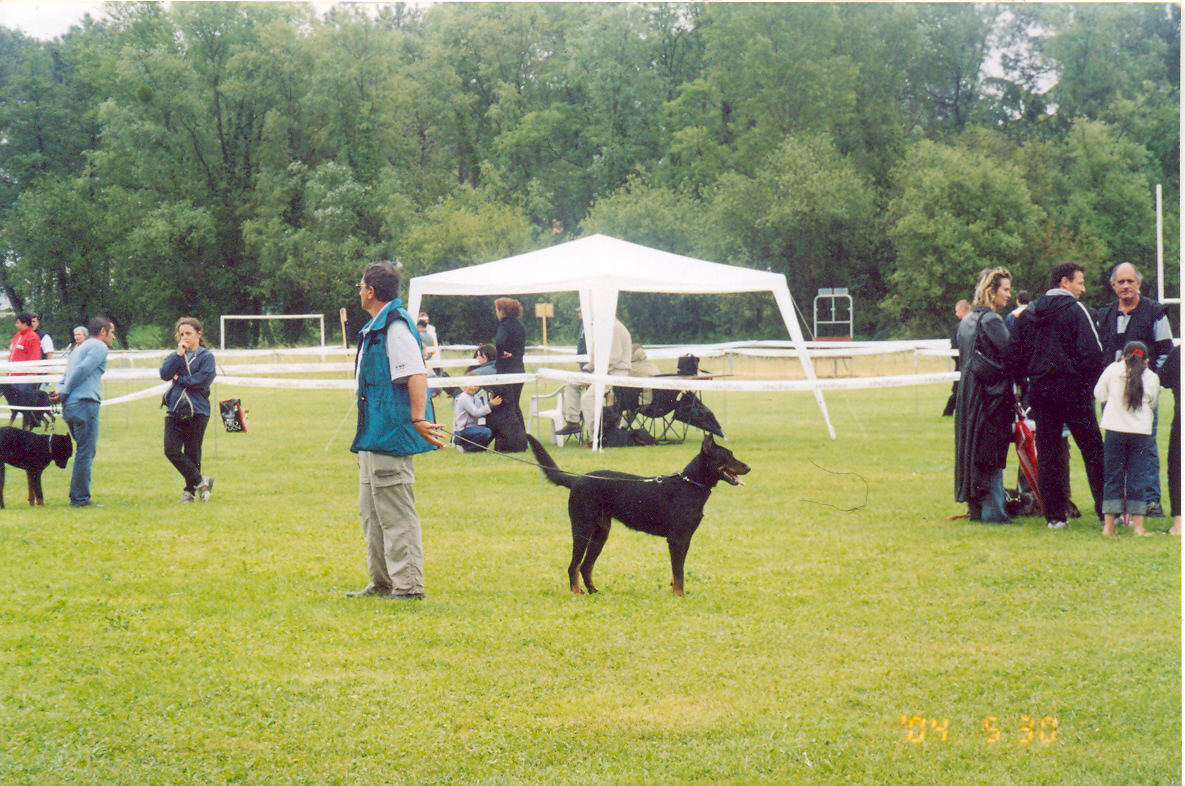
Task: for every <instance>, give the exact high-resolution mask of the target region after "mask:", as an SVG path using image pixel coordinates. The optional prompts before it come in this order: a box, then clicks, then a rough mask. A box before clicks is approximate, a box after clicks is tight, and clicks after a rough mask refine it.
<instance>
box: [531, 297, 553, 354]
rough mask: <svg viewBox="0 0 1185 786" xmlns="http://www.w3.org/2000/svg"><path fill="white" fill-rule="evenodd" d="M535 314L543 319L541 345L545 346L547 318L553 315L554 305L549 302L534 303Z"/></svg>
mask: <svg viewBox="0 0 1185 786" xmlns="http://www.w3.org/2000/svg"><path fill="white" fill-rule="evenodd" d="M535 316H536V317H538V318H539V319H542V320H543V346H547V318H548V317H554V316H555V306H553V305H552V304H551V303H536V304H535Z"/></svg>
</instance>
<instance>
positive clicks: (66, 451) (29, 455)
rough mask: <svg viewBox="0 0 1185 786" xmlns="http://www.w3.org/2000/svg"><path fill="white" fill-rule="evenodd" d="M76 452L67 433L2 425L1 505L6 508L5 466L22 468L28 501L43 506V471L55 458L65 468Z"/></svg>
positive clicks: (0, 455)
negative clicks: (53, 432)
mask: <svg viewBox="0 0 1185 786" xmlns="http://www.w3.org/2000/svg"><path fill="white" fill-rule="evenodd" d="M72 455H74V442H73V441H72V440H71V439H70V436H69V435H68V434H46V435H41V434H31V433H30V432H28V431H23V430H21V429H19V428H13V427H12V426H4V427H0V508H3V507H4V465H5V464H11V465H12V466H14V467H16V468H17V469H23V470H24V471H25V475H26V477H27V479H28V482H29V504H30V505H44V504H45V498H44V496H43V495H42V494H41V473H42V472H44V471H45V468H46V467H48V466H49V463H50V462H51V461H52V462H53V463H55V464H57V465H58V466H59V467H61V468H62V469H65V468H66V462H68V461H69V460H70V456H72Z"/></svg>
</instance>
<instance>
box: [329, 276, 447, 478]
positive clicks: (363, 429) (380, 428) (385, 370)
mask: <svg viewBox="0 0 1185 786" xmlns="http://www.w3.org/2000/svg"><path fill="white" fill-rule="evenodd" d="M397 319H402V320H403V321H404V322H405V323H406V324H407V327H408V329H409V330H411V333H412V335H413V336H415V337H416V344H417V346H419V345H420V344H419V341H420V337H419V334H418V332H417V330H416V327H415V324H414V323H413V322H412V320H411V316H410V315H409V314H408V313H407V312H406V311H404V310H403V308H402V303H400V301H399V299H398V298H396V299H395V300H392V301H391V302H390V303H388V304H387V305H386V306H385V307H384V308H383V310H382V311H380V312H379V313H378V315H377V316H376V317H375V318H374V319H372V320H371V321H370V322H368V323H367V324H366V326H365V327H363V328H362V330H361V331H359V332H358V357H357V360H356V361H355V368H356V369H357V375H358V429H357V431H356V432H355V434H354V443H353V444H352V445H350V450H351V452H353V453H357V452H358V451H360V450H365V451H367V452H370V453H381V454H383V455H385V456H411V455H414V454H416V453H427V452H428V451H430V450H436V447H435V446H434V445H432V444H431V443H430V442H428V441H427V440H425V439H424V438H423V437H421V436H420V435H419V432H417V431H416V429H415V426H414V425H412V422H411V401H410V398H409V396H408V393H407V385H406V384H399V383H394V382H392V381H391V364H390V363H389V362H388V361H387V329H388V328H389V327H390V326H391V325H392V324H393V323H394V322H395V320H397ZM422 349H423V348H422V346H421V350H422ZM424 417H425V418H427V419H428V420H435V416H434V415H433V412H432V400H431V398H429V399H428V402H427V404H426V406H425V413H424Z"/></svg>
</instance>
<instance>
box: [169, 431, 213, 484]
mask: <svg viewBox="0 0 1185 786" xmlns="http://www.w3.org/2000/svg"><path fill="white" fill-rule="evenodd" d="M209 421H210V416H209V415H194V416H193V417H191V418H189V419H188V420H177V419H176V418H174V417H173V416H172V415H165V458H167V459H168V460H169V461H171V462H173V466H174V467H176V468H177V471H178V472H180V473H181V477H183V478H185V490H186V491H189V492H193V491H194V490H195V489H196V488H197V487H198V486H200V485H201V484H202V439H203V438H205V436H206V424H207V423H208V422H209Z"/></svg>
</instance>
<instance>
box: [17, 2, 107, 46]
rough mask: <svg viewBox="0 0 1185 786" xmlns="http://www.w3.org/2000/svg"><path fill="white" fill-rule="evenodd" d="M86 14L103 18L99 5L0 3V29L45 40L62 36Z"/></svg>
mask: <svg viewBox="0 0 1185 786" xmlns="http://www.w3.org/2000/svg"><path fill="white" fill-rule="evenodd" d="M87 14H90V15H91V16H92V17H94V18H96V19H98V18H99V17H101V16H102V15H103V4H102V3H79V2H73V0H50V1H49V2H32V0H0V27H7V28H10V29H17V30H20V31H21V32H22V33H24V34H25V35H28V36H32V37H33V38H40V39H42V40H45V41H48V40H50V39H52V38H54V37H55V36H59V35H62V34H63V33H65V32H66V31H67V30H69V29H70V28H71V27H73V26H74V25H77V24H79V23H80V22H81V21H82V17H84V16H86V15H87Z"/></svg>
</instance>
